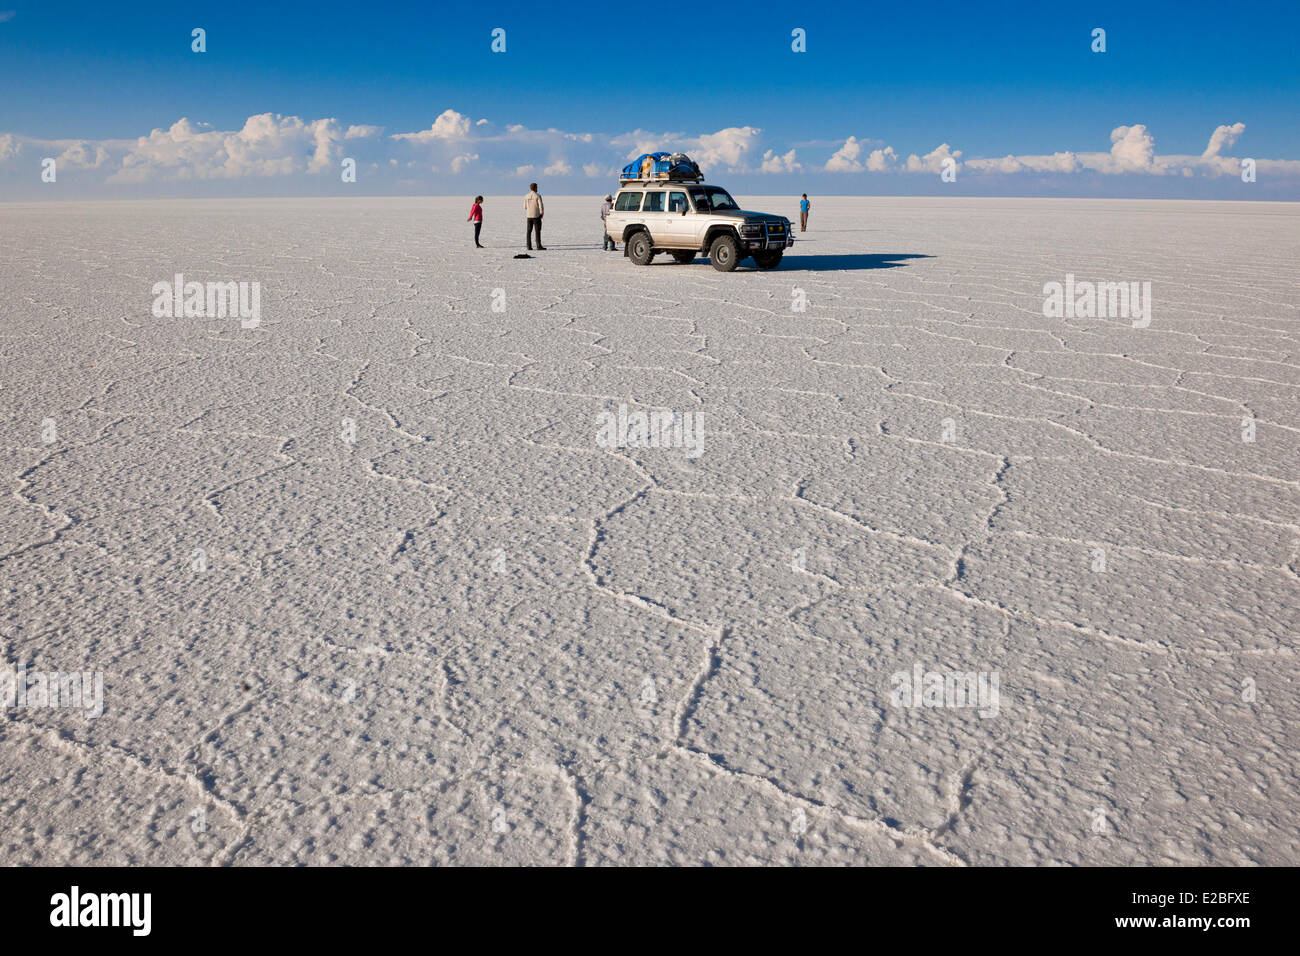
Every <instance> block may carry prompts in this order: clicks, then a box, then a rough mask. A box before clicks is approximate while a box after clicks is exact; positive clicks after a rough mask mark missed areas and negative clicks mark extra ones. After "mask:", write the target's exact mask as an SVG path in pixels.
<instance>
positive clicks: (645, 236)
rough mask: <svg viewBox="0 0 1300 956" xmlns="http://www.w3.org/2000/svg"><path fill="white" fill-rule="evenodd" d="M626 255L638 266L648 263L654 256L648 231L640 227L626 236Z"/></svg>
mask: <svg viewBox="0 0 1300 956" xmlns="http://www.w3.org/2000/svg"><path fill="white" fill-rule="evenodd" d="M627 257H628V258H629V259H631V260H632V261H633V262H635V263H636V264H637V265H639V266H648V265H649V264H650V260H651V259H653V258H654V257H655V250H654V246H653V245H651V244H650V233H648V232H646V231H645V230H644V229H642V230H640V231H639V232H634V233H632V235H631V236H629V237H628V240H627Z"/></svg>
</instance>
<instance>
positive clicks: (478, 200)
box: [465, 196, 483, 249]
mask: <svg viewBox="0 0 1300 956" xmlns="http://www.w3.org/2000/svg"><path fill="white" fill-rule="evenodd" d="M465 221H466V222H472V223H474V248H475V249H482V248H483V245H482V244H481V243H480V242H479V241H478V234H479V230H481V229H482V228H483V197H482V196H475V197H474V205H472V206H470V207H469V216H468V217H466V219H465Z"/></svg>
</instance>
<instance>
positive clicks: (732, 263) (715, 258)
mask: <svg viewBox="0 0 1300 956" xmlns="http://www.w3.org/2000/svg"><path fill="white" fill-rule="evenodd" d="M709 262H710V263H712V264H713V268H715V269H717V270H718V271H719V272H734V271H735V269H736V266H737V265H738V264H739V263H740V244H739V243H737V242H736V238H735V236H718V238H716V239H714V240H713V245H711V246H709Z"/></svg>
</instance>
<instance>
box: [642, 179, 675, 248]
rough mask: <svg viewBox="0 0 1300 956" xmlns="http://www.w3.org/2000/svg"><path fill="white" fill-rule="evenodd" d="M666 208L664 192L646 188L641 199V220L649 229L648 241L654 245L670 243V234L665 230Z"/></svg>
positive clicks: (666, 223)
mask: <svg viewBox="0 0 1300 956" xmlns="http://www.w3.org/2000/svg"><path fill="white" fill-rule="evenodd" d="M667 208H668V206H667V196H666V194H665V193H663V192H661V191H659V190H655V189H647V190H646V192H645V198H644V199H642V200H641V221H642V222H644V223H645V225H646V228H647V229H649V230H650V241H651V242H652V243H654V245H655V246H665V245H671V244H672V236H671V235H669V233H668V231H667V225H668V213H667Z"/></svg>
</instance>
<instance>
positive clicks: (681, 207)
mask: <svg viewBox="0 0 1300 956" xmlns="http://www.w3.org/2000/svg"><path fill="white" fill-rule="evenodd" d="M690 209H691V207H690V206H689V205H687V203H686V193H669V194H668V211H669V212H676V213H682V212H690Z"/></svg>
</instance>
